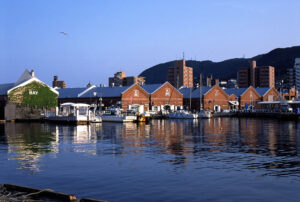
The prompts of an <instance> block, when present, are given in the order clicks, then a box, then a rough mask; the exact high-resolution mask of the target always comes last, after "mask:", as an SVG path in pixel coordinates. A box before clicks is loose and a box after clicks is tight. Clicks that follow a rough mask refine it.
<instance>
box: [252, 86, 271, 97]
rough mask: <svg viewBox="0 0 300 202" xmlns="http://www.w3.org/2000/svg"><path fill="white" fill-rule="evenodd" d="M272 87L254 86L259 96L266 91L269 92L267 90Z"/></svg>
mask: <svg viewBox="0 0 300 202" xmlns="http://www.w3.org/2000/svg"><path fill="white" fill-rule="evenodd" d="M271 88H272V87H265V88H254V89H255V90H256V92H258V94H259V95H260V96H264V95H265V94H266V93H267V92H269V90H271Z"/></svg>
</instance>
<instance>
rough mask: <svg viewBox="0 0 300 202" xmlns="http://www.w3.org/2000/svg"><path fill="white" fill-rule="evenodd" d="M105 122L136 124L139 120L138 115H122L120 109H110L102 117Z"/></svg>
mask: <svg viewBox="0 0 300 202" xmlns="http://www.w3.org/2000/svg"><path fill="white" fill-rule="evenodd" d="M101 119H102V121H103V122H120V123H124V122H134V121H136V120H137V116H136V115H128V114H122V113H121V111H120V109H109V110H107V111H105V112H104V113H103V114H102V115H101Z"/></svg>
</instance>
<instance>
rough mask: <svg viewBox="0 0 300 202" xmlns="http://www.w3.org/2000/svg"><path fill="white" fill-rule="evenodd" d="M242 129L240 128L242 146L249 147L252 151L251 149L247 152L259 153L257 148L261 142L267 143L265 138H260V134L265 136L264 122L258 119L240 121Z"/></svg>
mask: <svg viewBox="0 0 300 202" xmlns="http://www.w3.org/2000/svg"><path fill="white" fill-rule="evenodd" d="M239 123H240V128H239V131H238V132H239V134H240V140H241V144H242V145H247V146H249V148H251V150H250V149H249V150H248V151H247V152H253V153H256V152H257V149H258V148H257V147H258V146H259V145H263V144H264V143H262V144H261V142H264V141H265V139H264V138H265V137H264V136H260V137H259V135H260V134H263V133H264V131H262V130H263V127H262V122H261V121H258V120H257V119H247V118H246V119H243V118H242V119H239Z"/></svg>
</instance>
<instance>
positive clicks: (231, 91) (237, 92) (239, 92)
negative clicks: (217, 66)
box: [224, 88, 248, 97]
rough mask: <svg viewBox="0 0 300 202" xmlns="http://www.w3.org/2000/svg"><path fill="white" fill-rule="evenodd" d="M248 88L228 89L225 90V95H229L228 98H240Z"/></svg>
mask: <svg viewBox="0 0 300 202" xmlns="http://www.w3.org/2000/svg"><path fill="white" fill-rule="evenodd" d="M247 89H248V88H227V89H224V91H225V93H227V95H228V96H230V95H232V94H233V95H235V96H236V97H240V96H241V95H242V94H243V93H244V92H245V91H246V90H247Z"/></svg>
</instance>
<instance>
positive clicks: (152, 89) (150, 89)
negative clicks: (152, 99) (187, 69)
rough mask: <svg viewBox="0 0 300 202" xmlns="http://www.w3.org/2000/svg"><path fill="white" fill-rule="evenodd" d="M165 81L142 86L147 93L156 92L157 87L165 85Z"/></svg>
mask: <svg viewBox="0 0 300 202" xmlns="http://www.w3.org/2000/svg"><path fill="white" fill-rule="evenodd" d="M163 85H164V83H158V84H147V85H142V86H141V87H142V88H143V89H144V90H145V91H147V93H149V94H152V93H154V92H155V91H156V90H157V89H159V88H160V87H161V86H163Z"/></svg>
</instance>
